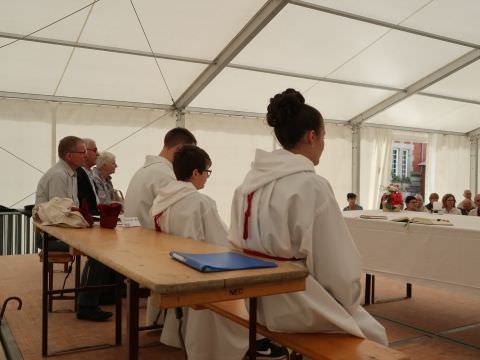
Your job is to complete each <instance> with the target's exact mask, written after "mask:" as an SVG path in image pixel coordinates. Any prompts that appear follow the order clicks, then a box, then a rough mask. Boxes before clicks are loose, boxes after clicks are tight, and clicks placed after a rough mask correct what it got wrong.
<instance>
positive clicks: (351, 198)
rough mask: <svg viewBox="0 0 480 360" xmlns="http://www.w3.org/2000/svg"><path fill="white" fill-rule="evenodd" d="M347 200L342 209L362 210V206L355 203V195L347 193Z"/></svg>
mask: <svg viewBox="0 0 480 360" xmlns="http://www.w3.org/2000/svg"><path fill="white" fill-rule="evenodd" d="M347 201H348V206H345V207H344V208H343V211H351V210H363V207H361V206H360V205H358V204H357V195H356V194H354V193H348V194H347Z"/></svg>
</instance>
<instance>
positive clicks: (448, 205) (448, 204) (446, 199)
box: [442, 194, 462, 215]
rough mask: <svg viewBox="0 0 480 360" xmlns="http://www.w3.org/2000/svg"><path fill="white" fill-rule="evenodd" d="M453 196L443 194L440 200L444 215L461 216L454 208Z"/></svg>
mask: <svg viewBox="0 0 480 360" xmlns="http://www.w3.org/2000/svg"><path fill="white" fill-rule="evenodd" d="M455 202H456V200H455V196H453V195H452V194H445V195H443V198H442V205H443V211H444V212H445V214H452V215H462V212H461V211H460V210H458V209H457V208H456V207H455Z"/></svg>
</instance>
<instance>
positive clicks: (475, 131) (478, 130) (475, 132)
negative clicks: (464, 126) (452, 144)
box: [467, 127, 480, 136]
mask: <svg viewBox="0 0 480 360" xmlns="http://www.w3.org/2000/svg"><path fill="white" fill-rule="evenodd" d="M478 135H480V127H479V128H476V129H473V130H472V131H469V132H468V133H467V136H478Z"/></svg>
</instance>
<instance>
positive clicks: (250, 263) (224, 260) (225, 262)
mask: <svg viewBox="0 0 480 360" xmlns="http://www.w3.org/2000/svg"><path fill="white" fill-rule="evenodd" d="M170 256H171V257H172V258H173V259H175V260H177V261H179V262H181V263H183V264H185V265H188V266H190V267H191V268H194V269H195V270H198V271H201V272H215V271H227V270H243V269H258V268H273V267H277V264H276V263H274V262H272V261H265V260H260V259H255V258H252V257H249V256H246V255H242V254H239V253H236V252H223V253H208V254H191V253H184V252H177V251H171V252H170Z"/></svg>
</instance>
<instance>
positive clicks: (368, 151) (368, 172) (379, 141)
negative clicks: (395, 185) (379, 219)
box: [360, 127, 392, 209]
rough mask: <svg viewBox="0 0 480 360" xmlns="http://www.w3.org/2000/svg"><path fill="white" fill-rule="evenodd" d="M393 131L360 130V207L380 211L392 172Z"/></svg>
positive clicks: (365, 128) (378, 129) (369, 128)
mask: <svg viewBox="0 0 480 360" xmlns="http://www.w3.org/2000/svg"><path fill="white" fill-rule="evenodd" d="M391 153H392V130H390V129H380V128H373V127H362V128H361V129H360V205H362V206H363V208H364V209H378V207H379V205H380V198H381V195H382V192H383V187H384V186H385V185H388V182H389V179H390V172H391Z"/></svg>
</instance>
